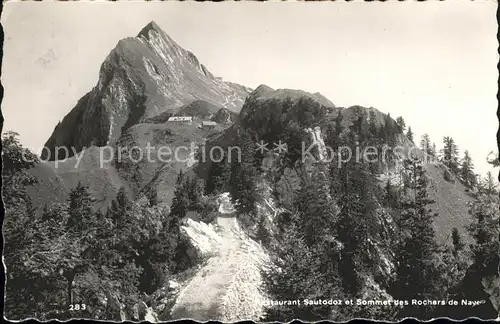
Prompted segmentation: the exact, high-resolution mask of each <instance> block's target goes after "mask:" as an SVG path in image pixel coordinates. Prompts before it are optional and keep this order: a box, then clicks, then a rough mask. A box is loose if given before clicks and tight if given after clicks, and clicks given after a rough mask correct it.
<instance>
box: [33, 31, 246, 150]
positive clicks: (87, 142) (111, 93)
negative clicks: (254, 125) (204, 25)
mask: <svg viewBox="0 0 500 324" xmlns="http://www.w3.org/2000/svg"><path fill="white" fill-rule="evenodd" d="M249 92H250V89H249V88H246V87H244V86H241V85H238V84H235V83H228V82H225V81H222V80H221V79H220V78H216V77H214V76H213V75H212V74H211V73H210V72H209V71H208V69H207V68H206V67H205V66H204V65H202V64H200V62H199V61H198V59H197V58H196V56H195V55H194V54H193V53H191V52H189V51H187V50H185V49H183V48H182V47H180V46H179V45H178V44H177V43H175V42H174V41H173V40H172V39H171V38H170V37H169V36H168V35H167V34H165V33H164V32H163V31H162V30H161V29H160V28H159V27H158V26H157V25H156V24H155V23H154V22H151V23H150V24H148V25H147V26H146V27H144V28H143V29H142V30H141V32H140V33H139V34H138V36H137V37H130V38H125V39H123V40H121V41H119V42H118V45H117V46H116V47H115V48H114V49H113V50H112V51H111V53H110V54H109V55H108V57H107V58H106V60H105V61H104V63H103V64H102V66H101V70H100V73H99V80H98V83H97V85H96V86H95V87H94V88H93V89H92V90H91V91H90V92H89V93H87V94H86V95H85V96H84V97H82V98H81V99H80V100H79V101H78V103H77V105H76V106H75V107H74V108H73V110H71V112H70V113H69V114H68V115H67V116H66V117H65V118H64V119H63V120H62V122H61V123H60V124H59V125H57V127H56V128H55V130H54V132H53V134H52V136H51V137H50V138H49V140H48V141H47V143H46V144H45V146H47V147H48V148H50V149H51V151H52V157H51V159H53V158H54V157H53V155H54V154H53V153H54V147H56V146H66V147H74V148H75V150H76V151H77V152H79V151H81V150H82V149H83V148H84V147H89V146H91V145H96V146H103V145H106V144H108V143H114V141H116V139H118V138H119V137H120V135H121V133H122V129H123V128H128V127H129V126H131V125H134V124H136V123H138V122H139V121H140V120H142V119H145V118H148V117H152V116H156V115H158V114H160V113H162V112H164V111H167V110H169V109H177V108H179V107H181V106H183V105H186V104H189V103H191V102H192V101H195V100H203V101H206V102H208V103H210V104H212V105H215V106H217V107H224V108H227V109H229V110H231V111H235V112H238V111H239V110H240V108H241V107H242V105H243V102H244V100H245V98H246V97H247V95H248V93H249ZM47 155H48V153H47V152H44V154H43V156H42V158H44V159H46V158H48V156H47Z"/></svg>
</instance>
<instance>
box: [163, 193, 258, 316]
mask: <svg viewBox="0 0 500 324" xmlns="http://www.w3.org/2000/svg"><path fill="white" fill-rule="evenodd" d="M231 207H232V206H231V205H230V204H228V202H227V201H223V202H222V203H221V208H219V211H220V212H222V213H221V214H220V217H219V218H218V219H217V224H218V226H219V229H218V234H219V235H220V236H221V238H222V241H221V244H220V248H219V251H218V252H217V253H216V255H214V256H212V257H211V258H210V259H209V260H208V262H207V264H206V265H205V266H204V267H203V268H202V269H201V270H200V271H199V272H198V273H197V274H196V276H195V277H194V278H193V279H192V280H191V281H190V282H189V283H188V284H187V286H186V287H184V289H182V290H181V292H180V294H179V296H178V298H177V301H176V304H175V306H174V307H173V309H172V312H171V314H172V318H173V319H181V318H190V319H194V320H198V321H207V320H219V321H224V322H228V321H239V320H258V319H259V317H260V315H261V312H262V301H263V300H262V296H261V293H260V283H261V276H260V268H261V266H262V264H263V263H264V262H266V261H265V260H266V258H267V256H266V254H265V253H264V251H263V250H262V248H261V247H260V246H259V245H258V244H257V243H256V242H254V241H252V240H251V239H249V238H248V237H247V236H246V235H245V234H244V233H243V232H242V230H241V229H240V227H239V225H238V222H237V220H236V217H235V215H234V213H229V212H230V211H232V210H233V209H232V208H231Z"/></svg>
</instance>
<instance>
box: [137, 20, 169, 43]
mask: <svg viewBox="0 0 500 324" xmlns="http://www.w3.org/2000/svg"><path fill="white" fill-rule="evenodd" d="M151 30H154V31H155V32H157V33H159V34H161V33H163V30H162V29H161V28H160V26H158V24H157V23H156V22H154V21H153V20H152V21H150V22H149V23H148V24H147V25H146V26H144V27H143V28H142V29H141V31H140V32H139V34H138V35H137V37H141V36H143V37H144V38H146V39H149V32H150V31H151Z"/></svg>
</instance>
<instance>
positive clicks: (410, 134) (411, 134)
mask: <svg viewBox="0 0 500 324" xmlns="http://www.w3.org/2000/svg"><path fill="white" fill-rule="evenodd" d="M406 137H408V139H409V140H410V142H413V131H412V130H411V127H408V131H407V132H406Z"/></svg>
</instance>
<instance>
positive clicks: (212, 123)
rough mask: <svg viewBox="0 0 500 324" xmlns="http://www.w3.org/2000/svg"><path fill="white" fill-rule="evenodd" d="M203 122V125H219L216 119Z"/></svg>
mask: <svg viewBox="0 0 500 324" xmlns="http://www.w3.org/2000/svg"><path fill="white" fill-rule="evenodd" d="M201 124H202V125H203V126H216V125H217V123H216V122H214V121H204V122H201Z"/></svg>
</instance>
